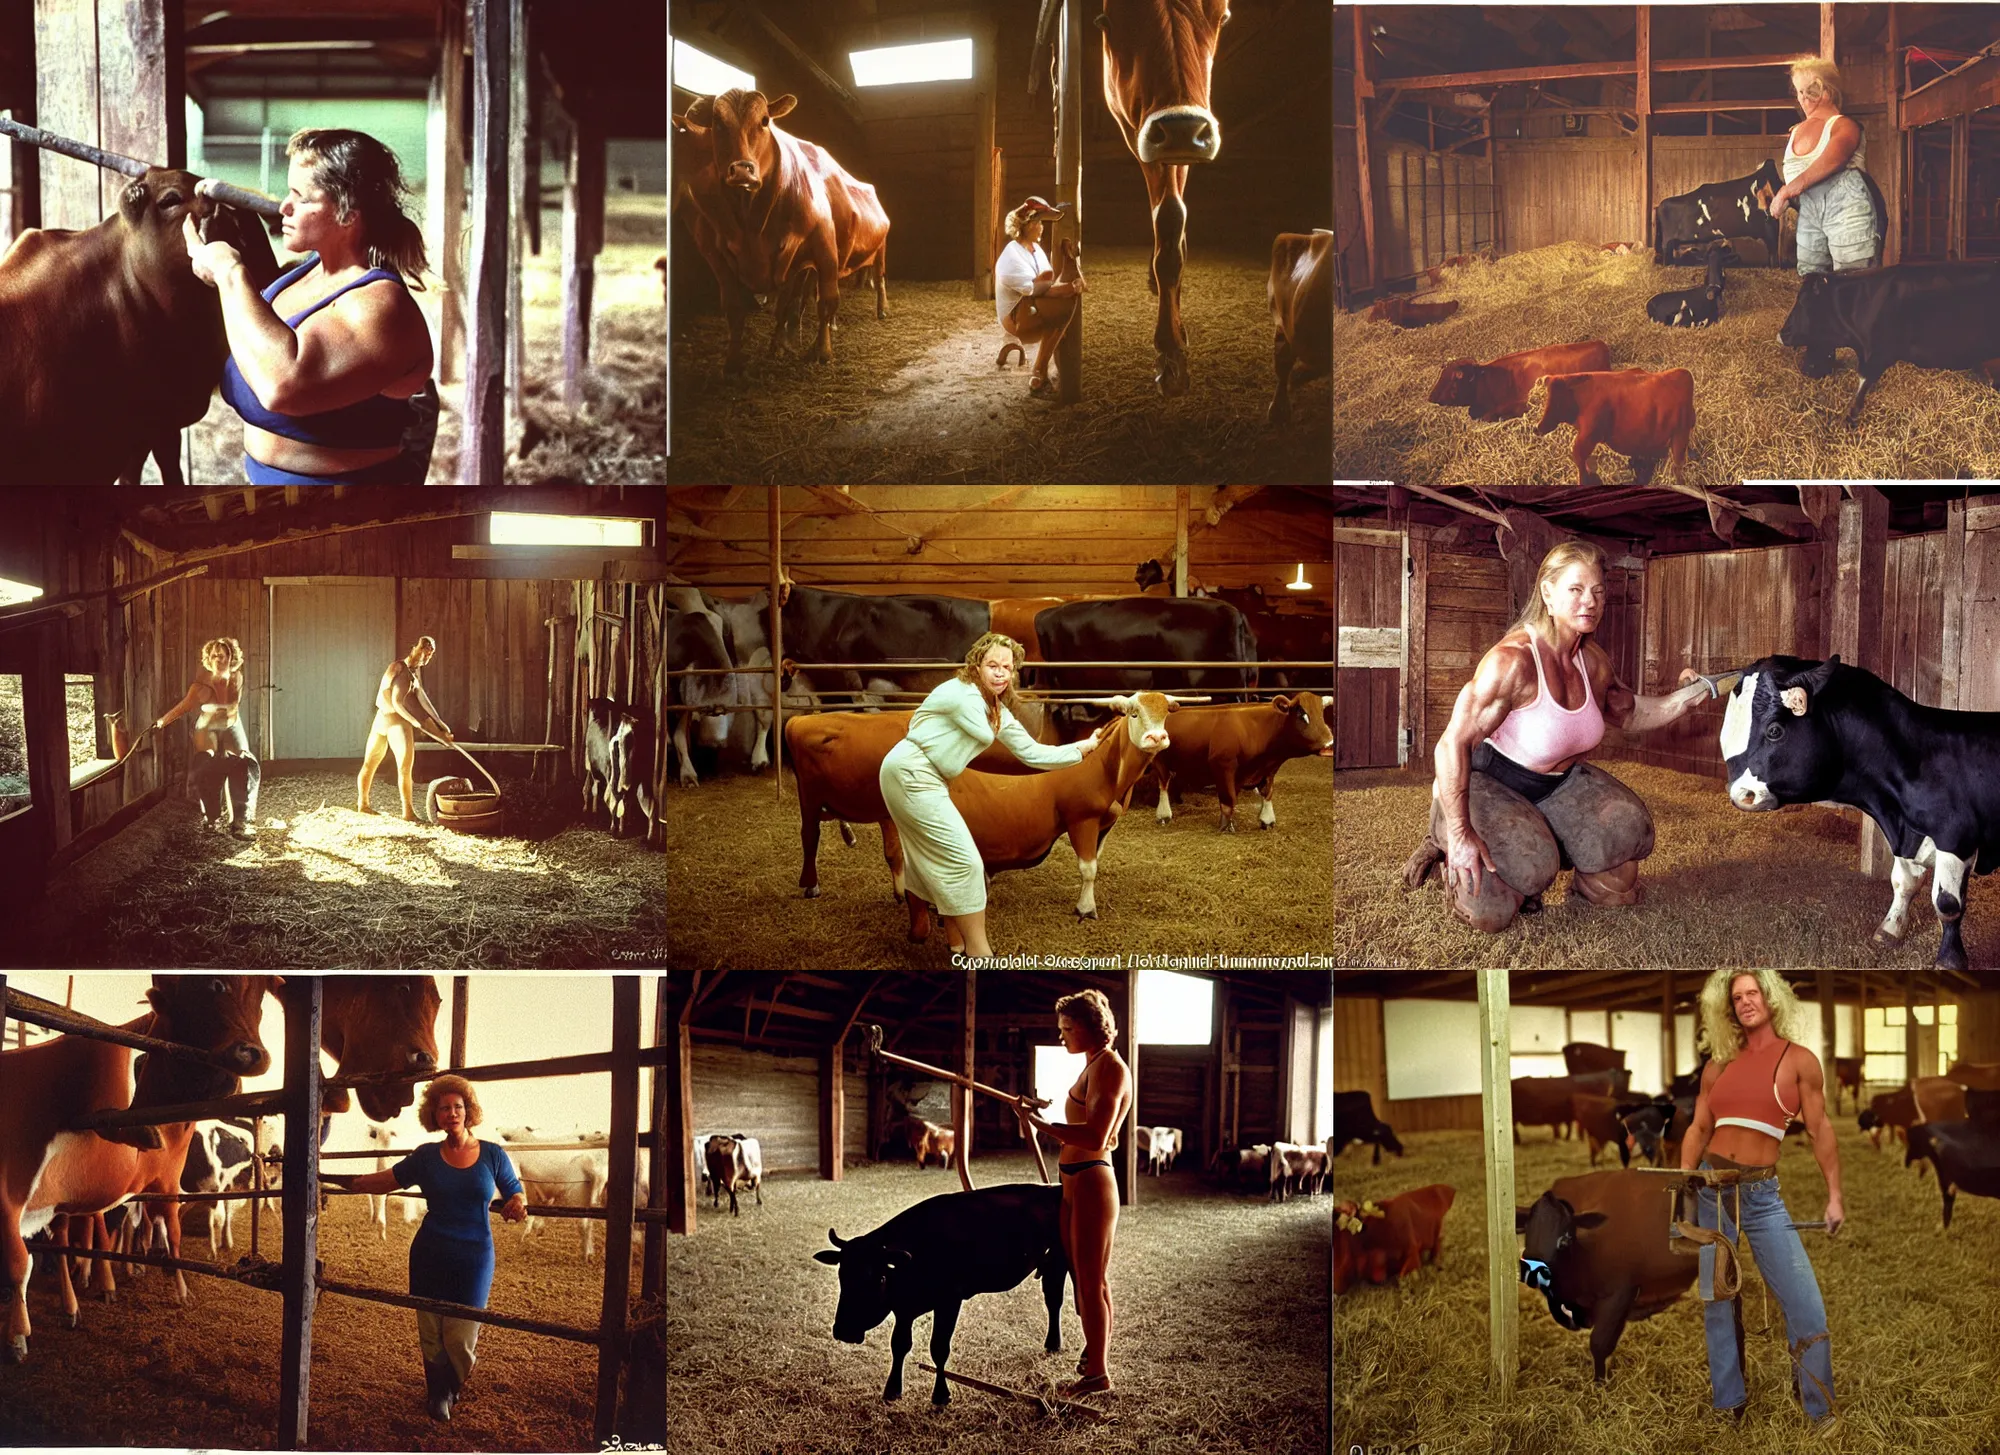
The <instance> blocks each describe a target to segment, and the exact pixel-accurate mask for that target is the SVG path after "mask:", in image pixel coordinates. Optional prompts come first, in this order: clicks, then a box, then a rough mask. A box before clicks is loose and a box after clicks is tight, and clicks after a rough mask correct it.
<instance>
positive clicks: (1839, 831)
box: [1333, 761, 2000, 970]
mask: <svg viewBox="0 0 2000 1455" xmlns="http://www.w3.org/2000/svg"><path fill="white" fill-rule="evenodd" d="M1603 766H1604V767H1605V768H1607V769H1608V770H1609V771H1610V772H1611V773H1613V774H1614V775H1616V776H1617V777H1618V778H1619V779H1620V780H1621V781H1622V782H1624V783H1625V784H1626V786H1627V787H1629V788H1631V789H1632V790H1633V791H1634V792H1635V793H1637V794H1638V795H1639V796H1640V797H1641V798H1643V799H1644V800H1645V801H1646V806H1647V807H1648V808H1649V809H1651V810H1652V814H1653V824H1654V830H1655V844H1654V848H1653V853H1652V855H1651V857H1649V858H1648V859H1646V860H1645V862H1644V863H1643V864H1641V865H1640V868H1639V883H1640V885H1641V887H1642V892H1643V895H1644V898H1643V899H1642V900H1641V902H1640V903H1639V904H1637V905H1635V906H1632V907H1630V908H1624V909H1595V908H1592V907H1591V906H1589V905H1587V904H1585V903H1583V902H1582V901H1581V900H1579V899H1575V898H1572V897H1571V896H1570V895H1569V893H1568V884H1569V875H1568V874H1567V873H1566V872H1565V873H1563V874H1560V875H1558V876H1557V878H1556V883H1555V884H1554V885H1553V886H1551V887H1550V889H1549V890H1548V892H1547V893H1546V894H1544V895H1543V901H1544V903H1545V905H1546V908H1544V909H1543V911H1542V912H1541V913H1540V914H1538V915H1524V916H1522V917H1520V918H1518V919H1516V920H1515V921H1514V923H1513V924H1512V925H1510V926H1508V927H1507V928H1506V929H1504V930H1502V931H1501V932H1500V933H1498V934H1495V935H1487V934H1481V933H1480V932H1478V931H1477V930H1474V929H1472V928H1470V927H1469V926H1467V925H1465V924H1464V923H1463V922H1461V921H1460V920H1458V919H1457V918H1455V917H1454V916H1453V915H1452V913H1451V911H1450V910H1449V909H1447V908H1446V906H1445V899H1444V894H1443V892H1442V890H1441V889H1440V888H1439V879H1438V877H1437V876H1435V875H1434V876H1433V877H1432V879H1431V881H1430V883H1428V884H1426V885H1425V886H1424V887H1423V888H1422V889H1419V890H1417V891H1415V892H1414V893H1407V894H1406V893H1405V892H1404V891H1403V889H1402V886H1401V873H1402V868H1403V861H1404V860H1405V859H1406V858H1408V857H1409V855H1410V853H1411V851H1413V850H1414V849H1415V848H1416V847H1417V845H1418V844H1419V843H1421V842H1422V840H1423V836H1424V831H1425V828H1426V826H1427V825H1428V823H1429V816H1430V792H1431V777H1430V774H1428V773H1423V774H1417V773H1408V772H1403V771H1400V770H1397V769H1380V770H1372V771H1368V772H1354V773H1343V774H1341V775H1340V777H1339V781H1338V784H1337V785H1336V789H1335V793H1334V833H1333V837H1334V863H1335V870H1334V874H1335V882H1336V884H1337V886H1338V887H1337V888H1336V890H1335V898H1336V901H1337V903H1336V909H1335V912H1334V935H1333V945H1334V963H1335V964H1338V965H1369V966H1387V967H1408V968H1411V969H1423V970H1429V969H1453V968H1459V969H1471V968H1477V967H1481V966H1512V967H1516V968H1522V969H1538V968H1545V967H1553V966H1561V967H1563V968H1564V969H1579V970H1594V969H1600V968H1602V969H1607V970H1609V969H1620V970H1642V969H1643V970H1652V969H1667V968H1683V969H1684V968H1687V967H1690V966H1702V967H1707V966H1716V965H1745V966H1751V965H1775V966H1779V967H1784V966H1793V965H1822V966H1823V965H1840V966H1854V967H1858V968H1861V969H1880V970H1928V969H1930V968H1931V965H1932V961H1933V958H1934V957H1935V955H1936V953H1937V946H1938V923H1937V915H1936V913H1935V912H1934V911H1933V910H1932V909H1931V904H1930V884H1929V881H1928V880H1926V881H1925V884H1924V888H1923V893H1922V896H1921V897H1920V898H1919V899H1918V900H1917V901H1916V902H1915V903H1913V904H1912V906H1911V908H1910V914H1909V920H1908V925H1909V929H1908V932H1907V934H1906V935H1905V938H1904V940H1903V944H1902V945H1901V947H1899V948H1895V949H1886V948H1883V947H1881V946H1878V945H1876V944H1875V943H1874V941H1873V940H1872V939H1871V938H1870V937H1871V936H1872V935H1873V933H1874V931H1875V926H1876V925H1878V924H1879V923H1881V919H1882V916H1883V914H1884V913H1885V912H1886V911H1887V910H1888V908H1889V883H1888V881H1887V880H1886V879H1881V880H1876V879H1869V878H1867V877H1865V876H1864V875H1862V874H1861V873H1860V871H1859V870H1857V869H1856V868H1855V867H1854V866H1855V863H1856V858H1857V854H1858V850H1857V849H1856V847H1855V845H1856V843H1857V839H1856V833H1857V823H1856V820H1855V819H1854V818H1853V817H1851V816H1850V817H1848V818H1844V819H1843V818H1842V816H1841V814H1840V812H1839V811H1838V810H1835V809H1831V808H1810V807H1805V808H1795V809H1781V810H1779V811H1778V812H1776V813H1744V812H1742V811H1741V810H1739V809H1736V808H1733V807H1731V806H1730V803H1729V799H1728V797H1727V796H1726V795H1725V794H1724V793H1723V792H1722V789H1721V787H1720V786H1719V785H1718V784H1716V783H1713V782H1711V781H1709V780H1707V779H1703V778H1700V777H1697V776H1695V775H1694V774H1691V773H1677V772H1674V771H1673V770H1671V769H1667V768H1655V767H1651V766H1648V765H1643V764H1638V763H1630V762H1622V761H1612V762H1607V763H1605V764H1604V765H1603ZM1968 900H1969V903H1968V905H1967V908H1966V914H1965V922H1964V934H1965V942H1966V953H1967V954H1968V955H1969V956H1970V957H1971V960H1972V963H1973V964H1975V965H1984V964H1991V963H1993V961H1994V959H1995V951H1994V948H1993V946H1994V944H1995V936H1996V934H2000V930H1996V928H1995V925H1996V921H1995V919H1994V913H1995V906H1996V904H2000V891H1996V890H1995V888H1994V881H1993V880H1992V879H1991V878H1986V879H1979V878H1972V879H1969V880H1968Z"/></svg>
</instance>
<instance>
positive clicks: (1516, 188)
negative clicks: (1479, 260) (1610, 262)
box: [1493, 137, 1640, 253]
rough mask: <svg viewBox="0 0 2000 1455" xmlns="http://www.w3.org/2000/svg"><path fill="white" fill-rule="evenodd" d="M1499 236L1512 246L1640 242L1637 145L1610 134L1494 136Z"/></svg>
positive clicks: (1510, 249) (1513, 249)
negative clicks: (1539, 136) (1498, 138)
mask: <svg viewBox="0 0 2000 1455" xmlns="http://www.w3.org/2000/svg"><path fill="white" fill-rule="evenodd" d="M1493 151H1494V160H1493V168H1494V178H1495V180H1496V181H1497V182H1498V183H1499V186H1500V237H1501V239H1502V241H1503V242H1504V243H1505V244H1506V250H1507V251H1508V252H1510V253H1519V252H1526V251H1527V250H1528V249H1530V248H1539V247H1547V246H1548V245H1549V244H1550V243H1558V242H1564V241H1567V240H1575V241H1578V242H1584V243H1588V244H1590V245H1591V246H1592V247H1595V246H1596V245H1597V244H1598V243H1600V242H1611V241H1614V240H1616V241H1623V242H1637V241H1640V239H1639V238H1638V237H1635V236H1634V235H1633V233H1634V229H1635V228H1636V227H1637V226H1638V221H1639V220H1638V218H1637V217H1636V216H1635V215H1634V211H1635V208H1636V207H1637V205H1638V190H1639V184H1638V183H1637V182H1636V181H1635V180H1633V179H1634V178H1635V177H1636V176H1637V175H1638V162H1639V147H1638V143H1637V142H1636V141H1631V140H1627V139H1624V138H1611V137H1563V138H1549V139H1534V138H1515V139H1509V140H1501V141H1496V142H1494V144H1493Z"/></svg>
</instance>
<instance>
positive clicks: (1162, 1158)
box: [1139, 1127, 1181, 1177]
mask: <svg viewBox="0 0 2000 1455" xmlns="http://www.w3.org/2000/svg"><path fill="white" fill-rule="evenodd" d="M1180 1151H1181V1132H1180V1128H1179V1127H1141V1128H1139V1156H1140V1157H1141V1158H1142V1159H1143V1160H1144V1161H1145V1163H1146V1170H1147V1171H1148V1172H1150V1173H1152V1174H1153V1176H1155V1177H1158V1176H1159V1175H1160V1173H1161V1172H1163V1171H1166V1170H1167V1169H1169V1168H1171V1167H1172V1166H1173V1164H1174V1158H1176V1157H1178V1156H1179V1155H1180Z"/></svg>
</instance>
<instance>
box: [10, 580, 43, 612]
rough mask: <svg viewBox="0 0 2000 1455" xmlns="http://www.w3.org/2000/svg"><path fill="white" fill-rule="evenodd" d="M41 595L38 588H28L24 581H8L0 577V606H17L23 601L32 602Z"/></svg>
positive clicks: (40, 590)
mask: <svg viewBox="0 0 2000 1455" xmlns="http://www.w3.org/2000/svg"><path fill="white" fill-rule="evenodd" d="M41 594H42V588H41V587H39V586H30V585H28V584H27V583H26V582H25V581H9V580H8V579H7V578H6V577H5V576H0V606H19V605H20V604H21V603H22V602H24V601H33V600H34V599H35V598H36V597H37V596H40V595H41Z"/></svg>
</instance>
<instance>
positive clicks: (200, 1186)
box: [181, 1122, 283, 1254]
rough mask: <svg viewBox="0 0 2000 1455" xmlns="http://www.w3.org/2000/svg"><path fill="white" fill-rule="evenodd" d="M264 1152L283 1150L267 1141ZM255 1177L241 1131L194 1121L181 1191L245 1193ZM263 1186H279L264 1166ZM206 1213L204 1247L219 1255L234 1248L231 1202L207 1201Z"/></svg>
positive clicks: (272, 1172) (273, 1173)
mask: <svg viewBox="0 0 2000 1455" xmlns="http://www.w3.org/2000/svg"><path fill="white" fill-rule="evenodd" d="M266 1140H267V1142H268V1145H267V1146H266V1147H265V1151H267V1152H272V1151H276V1152H279V1153H281V1154H282V1151H283V1149H282V1148H281V1147H280V1146H279V1145H278V1144H277V1143H275V1142H269V1139H268V1136H267V1139H266ZM254 1177H255V1174H254V1173H253V1171H252V1169H251V1166H250V1138H249V1137H248V1136H247V1135H245V1134H244V1133H242V1132H239V1131H237V1130H235V1129H234V1128H232V1127H230V1126H228V1125H226V1124H224V1123H222V1122H197V1123H196V1124H195V1129H194V1137H193V1138H192V1139H191V1140H190V1141H189V1142H188V1153H187V1161H186V1162H184V1163H183V1164H182V1165H181V1191H182V1192H249V1191H251V1190H252V1189H253V1187H254V1185H255V1183H254ZM264 1185H265V1186H266V1187H269V1188H276V1187H277V1186H279V1177H278V1168H277V1167H276V1166H275V1165H272V1164H267V1171H266V1175H265V1178H264ZM204 1206H205V1208H206V1211H207V1214H208V1246H209V1248H210V1250H211V1251H212V1252H214V1253H217V1254H219V1253H220V1252H221V1251H222V1250H223V1249H225V1248H227V1249H232V1250H233V1249H234V1248H235V1246H236V1238H235V1218H236V1208H237V1207H238V1206H239V1203H238V1201H237V1200H235V1199H231V1200H229V1201H226V1202H211V1203H207V1204H205V1205H204Z"/></svg>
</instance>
